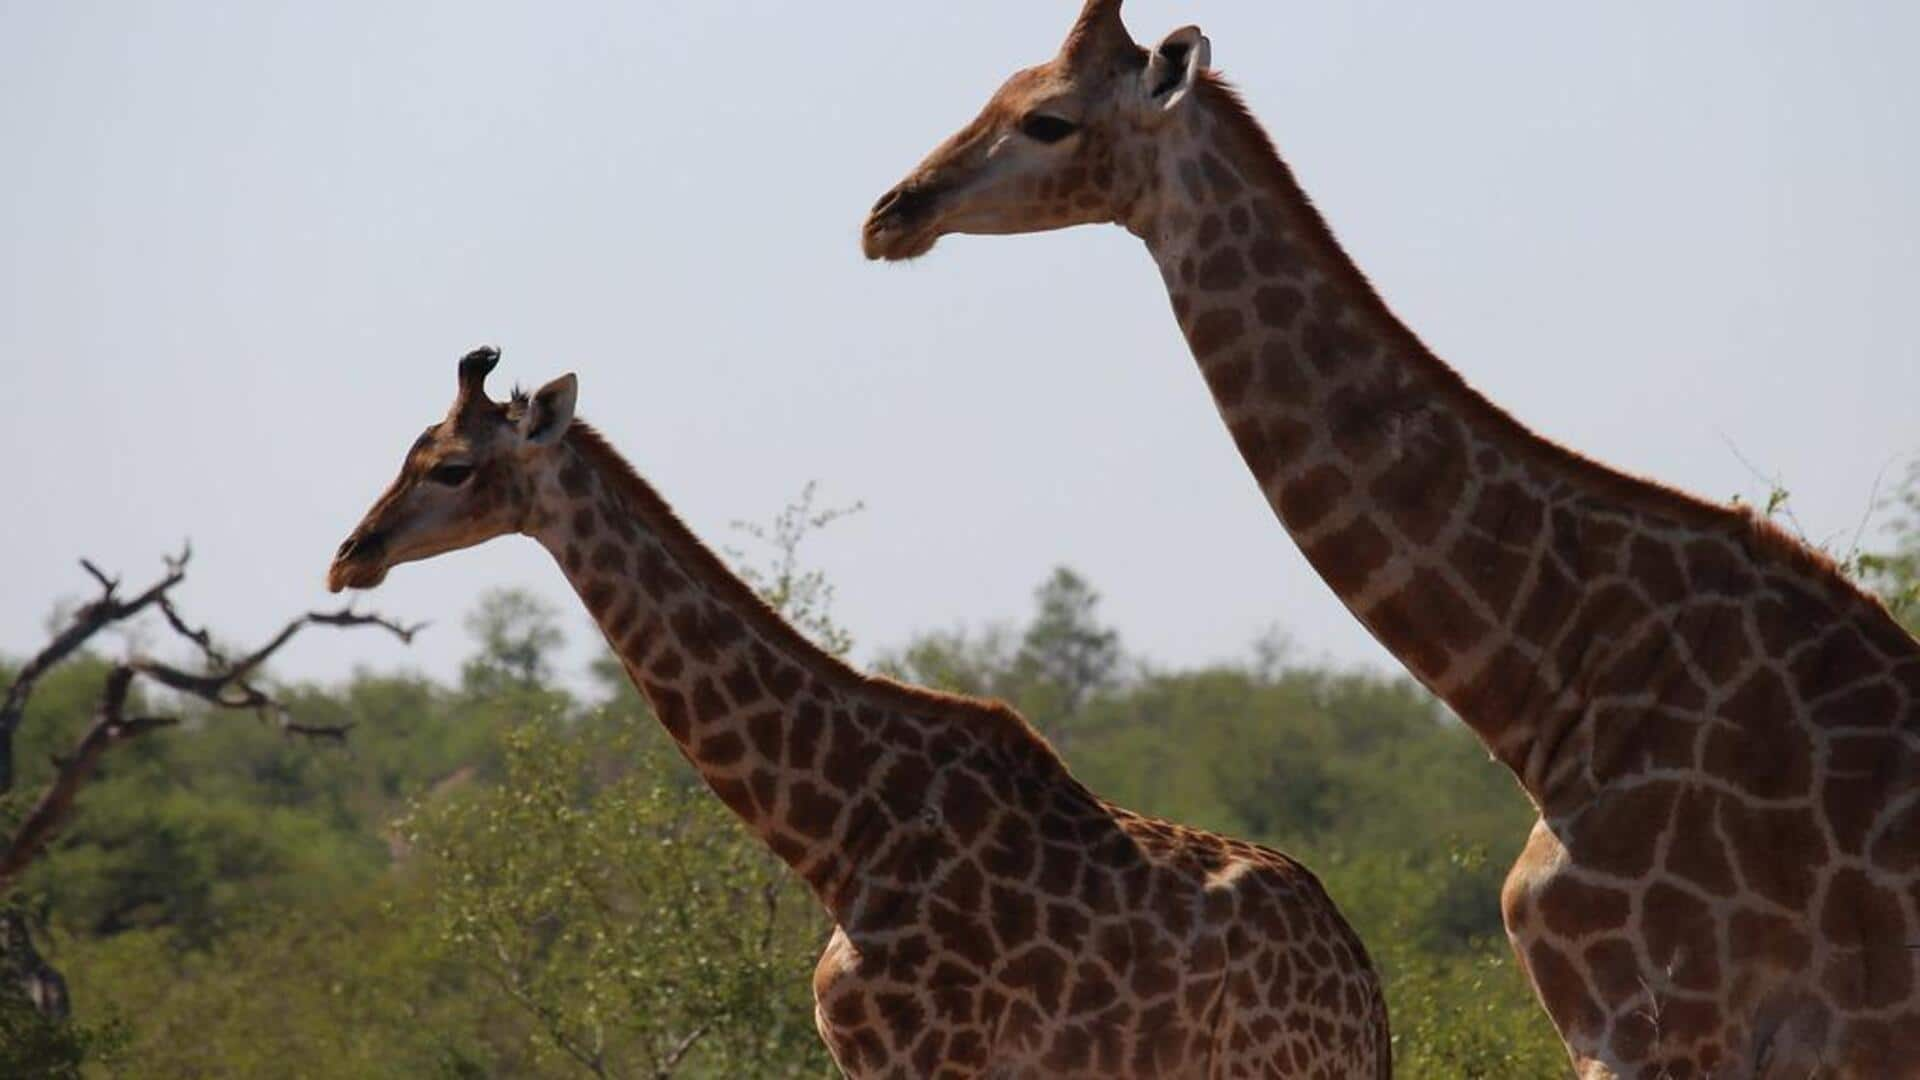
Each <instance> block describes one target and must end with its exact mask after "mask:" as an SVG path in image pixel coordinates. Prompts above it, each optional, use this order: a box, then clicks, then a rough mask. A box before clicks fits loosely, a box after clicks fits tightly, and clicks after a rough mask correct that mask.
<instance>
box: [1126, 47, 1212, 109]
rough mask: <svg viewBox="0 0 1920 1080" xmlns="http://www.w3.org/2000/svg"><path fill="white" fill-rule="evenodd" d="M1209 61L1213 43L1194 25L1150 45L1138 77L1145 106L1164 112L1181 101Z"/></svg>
mask: <svg viewBox="0 0 1920 1080" xmlns="http://www.w3.org/2000/svg"><path fill="white" fill-rule="evenodd" d="M1212 63H1213V45H1212V43H1211V42H1209V41H1208V40H1207V35H1205V34H1203V33H1201V32H1200V28H1199V27H1197V26H1183V27H1181V28H1180V29H1178V30H1175V31H1174V32H1173V33H1171V34H1168V35H1167V36H1166V38H1165V39H1164V40H1162V41H1161V42H1160V44H1158V45H1155V46H1154V47H1153V55H1152V56H1150V57H1148V58H1147V69H1146V71H1145V72H1143V73H1142V74H1141V76H1140V79H1141V83H1142V87H1143V89H1144V90H1145V92H1146V97H1147V107H1148V108H1149V109H1157V110H1160V111H1162V112H1165V111H1167V110H1169V109H1172V108H1173V107H1174V106H1176V105H1178V104H1180V103H1181V102H1182V101H1185V100H1186V98H1187V94H1188V93H1189V92H1191V91H1192V90H1193V88H1194V85H1195V84H1197V83H1198V82H1199V81H1200V75H1201V73H1202V72H1204V71H1206V70H1207V67H1208V66H1209V65H1211V64H1212Z"/></svg>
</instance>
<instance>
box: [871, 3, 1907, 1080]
mask: <svg viewBox="0 0 1920 1080" xmlns="http://www.w3.org/2000/svg"><path fill="white" fill-rule="evenodd" d="M1209 54H1210V48H1209V44H1208V41H1207V39H1206V38H1205V37H1204V36H1202V35H1201V33H1200V32H1199V30H1198V29H1196V28H1194V27H1187V28H1184V29H1180V30H1176V31H1174V32H1173V33H1172V34H1170V35H1168V36H1167V38H1166V39H1165V40H1163V41H1162V42H1161V43H1160V44H1159V45H1157V46H1156V47H1154V48H1153V49H1152V50H1150V51H1149V50H1145V49H1142V48H1140V47H1139V46H1137V45H1136V44H1135V43H1134V42H1133V41H1132V39H1131V38H1130V37H1129V36H1128V34H1127V31H1126V28H1125V27H1124V25H1122V22H1121V18H1120V2H1119V0H1091V2H1089V3H1088V4H1087V5H1086V7H1085V8H1084V9H1083V11H1082V12H1081V15H1080V17H1079V20H1078V21H1077V22H1076V23H1075V25H1074V27H1073V29H1072V32H1071V33H1070V34H1069V35H1068V37H1067V41H1066V44H1065V45H1064V46H1063V47H1062V48H1061V50H1060V51H1059V53H1058V54H1057V55H1056V56H1055V57H1054V58H1053V59H1052V60H1050V61H1048V62H1047V63H1044V64H1041V65H1039V66H1037V67H1033V68H1029V69H1026V70H1024V71H1021V72H1018V73H1016V74H1015V75H1014V76H1013V77H1012V78H1011V79H1009V80H1008V81H1007V83H1006V84H1005V85H1004V86H1003V87H1002V88H1001V89H1000V90H999V91H998V93H996V94H995V95H994V97H993V99H992V100H991V101H990V102H989V103H988V105H987V107H986V109H985V111H983V112H982V113H981V114H980V115H979V117H978V118H976V119H975V120H974V121H973V122H972V123H970V124H968V125H967V126H966V127H964V128H962V129H961V130H960V131H959V132H958V133H956V134H955V135H954V136H953V137H952V138H950V139H948V140H947V141H946V142H945V143H943V144H942V145H941V146H940V147H938V148H937V149H936V150H934V152H933V153H932V154H931V155H930V156H929V157H928V158H927V160H926V161H925V162H923V163H922V164H921V165H920V166H919V167H918V168H916V169H915V170H914V171H913V172H912V173H911V174H910V175H909V176H908V178H907V179H906V181H905V182H903V183H901V184H900V185H899V186H897V187H895V188H894V189H893V190H892V191H890V192H888V193H887V194H886V195H885V196H883V197H882V198H881V199H880V201H879V203H878V204H876V205H875V207H874V209H873V212H872V214H871V216H870V217H869V218H868V220H867V223H866V227H865V230H864V235H863V240H864V246H865V249H866V252H867V254H868V256H869V257H873V258H886V259H902V258H912V257H916V256H918V255H921V254H924V253H925V252H927V251H928V250H930V249H931V248H932V247H933V245H934V243H935V242H936V241H937V240H938V239H939V238H940V237H941V236H942V235H945V234H947V233H1014V232H1033V231H1038V230H1044V229H1054V228H1060V227H1064V226H1068V225H1075V224H1082V223H1097V222H1114V223H1118V224H1120V225H1122V226H1123V227H1125V228H1126V229H1128V230H1129V231H1131V232H1132V233H1133V234H1134V235H1136V236H1138V237H1140V238H1141V239H1142V240H1144V241H1145V242H1146V244H1147V247H1148V250H1149V251H1150V252H1151V253H1152V255H1153V258H1154V260H1155V262H1156V263H1158V264H1159V267H1160V271H1161V275H1162V277H1163V278H1164V279H1165V282H1166V285H1167V289H1168V292H1169V293H1170V294H1171V297H1172V301H1173V311H1174V315H1175V317H1176V318H1177V319H1178V320H1179V323H1180V327H1181V329H1182V330H1183V331H1184V332H1185V334H1186V337H1187V341H1188V343H1189V345H1190V346H1191V348H1192V351H1193V354H1194V357H1195V359H1196V360H1197V361H1198V363H1199V365H1200V369H1201V373H1202V375H1203V376H1204V378H1205V379H1206V381H1207V384H1208V386H1209V387H1210V388H1211V390H1212V393H1213V397H1214V400H1215V402H1216V404H1217V405H1218V406H1219V409H1220V412H1221V415H1222V417H1223V418H1224V419H1225V420H1226V422H1227V425H1228V427H1229V429H1230V430H1231V432H1232V435H1233V438H1234V441H1235V443H1236V444H1237V445H1238V447H1239V449H1240V452H1241V454H1242V456H1243V457H1244V458H1245V460H1246V463H1247V465H1248V467H1249V468H1250V469H1251V470H1252V471H1253V474H1254V477H1255V479H1256V480H1257V481H1258V482H1259V484H1260V487H1261V490H1262V491H1263V492H1264V493H1265V494H1266V496H1267V499H1268V501H1269V503H1270V504H1271V505H1272V507H1273V509H1274V511H1275V513H1276V514H1277V516H1278V517H1279V519H1280V521H1281V522H1282V524H1283V525H1284V526H1285V527H1286V529H1287V531H1288V532H1289V533H1291V534H1292V536H1293V537H1294V539H1295V540H1296V542H1298V543H1299V545H1300V547H1301V549H1302V550H1303V551H1304V552H1305V553H1306V555H1307V558H1308V560H1309V561H1310V562H1311V563H1312V564H1313V566H1314V568H1315V569H1316V570H1317V571H1318V572H1319V573H1320V575H1321V576H1322V577H1323V578H1324V579H1325V580H1326V582H1327V583H1328V585H1329V586H1331V587H1332V588H1333V590H1334V591H1335V592H1336V593H1337V594H1338V595H1339V596H1340V598H1341V600H1342V601H1344V602H1345V603H1346V605H1347V607H1348V608H1349V609H1350V610H1351V611H1352V612H1353V613H1354V615H1355V616H1356V617H1358V618H1359V619H1360V621H1361V622H1362V623H1364V624H1365V625H1366V626H1367V628H1368V629H1369V630H1370V631H1371V632H1372V633H1373V634H1374V636H1375V637H1377V638H1378V639H1379V640H1380V641H1381V642H1382V643H1383V644H1384V645H1385V646H1386V647H1387V648H1388V649H1390V650H1391V651H1392V652H1393V653H1394V655H1395V656H1397V657H1398V658H1399V659H1400V660H1401V662H1402V663H1404V664H1405V665H1406V666H1407V668H1408V669H1409V670H1410V671H1411V672H1412V673H1413V674H1414V675H1415V676H1416V677H1418V678H1419V679H1420V681H1421V682H1423V683H1425V684H1426V685H1427V686H1428V687H1430V688H1431V689H1432V690H1433V691H1434V692H1435V693H1436V694H1438V695H1439V696H1440V697H1441V698H1443V699H1444V700H1445V701H1446V702H1447V703H1448V704H1449V705H1450V706H1451V707H1452V708H1453V709H1454V711H1455V712H1457V713H1458V714H1459V715H1460V716H1461V717H1462V718H1463V719H1464V720H1465V721H1466V722H1467V723H1468V724H1469V725H1471V726H1472V728H1473V730H1474V731H1475V732H1476V733H1477V734H1478V735H1479V736H1480V738H1481V739H1482V740H1483V741H1484V742H1485V743H1486V745H1487V746H1488V747H1489V749H1490V750H1491V751H1492V752H1493V754H1494V755H1495V756H1496V757H1497V758H1498V759H1499V760H1500V761H1501V762H1503V763H1504V764H1505V765H1507V767H1508V768H1510V769H1511V770H1512V771H1513V773H1514V775H1515V776H1516V777H1518V779H1519V781H1520V783H1521V786H1522V787H1523V788H1524V789H1525V790H1526V792H1527V794H1528V796H1529V797H1530V798H1531V799H1532V800H1533V802H1534V804H1535V805H1536V807H1537V808H1538V810H1539V814H1540V817H1539V820H1538V822H1537V823H1536V825H1535V827H1534V829H1533V833H1532V836H1531V838H1530V839H1529V841H1528V844H1527V846H1526V849H1525V850H1524V851H1523V853H1522V854H1521V856H1520V859H1519V860H1518V862H1517V863H1516V864H1515V865H1514V867H1513V870H1512V872H1511V873H1510V874H1509V876H1508V878H1507V883H1506V887H1505V889H1504V890H1503V893H1502V896H1501V907H1502V914H1503V916H1504V918H1505V922H1506V926H1507V930H1508V933H1509V935H1510V937H1511V939H1512V942H1513V946H1514V949H1515V951H1516V953H1517V955H1518V957H1519V959H1520V962H1521V964H1522V965H1523V967H1524V968H1525V970H1526V972H1527V974H1528V976H1529V977H1530V978H1531V980H1532V982H1533V985H1534V988H1535V989H1536V991H1537V992H1538V994H1539V996H1540V999H1541V1001H1542V1003H1543V1004H1544V1005H1545V1007H1546V1009H1547V1011H1548V1012H1549V1014H1550V1015H1551V1016H1552V1018H1553V1021H1554V1023H1555V1024H1556V1025H1557V1026H1558V1028H1559V1030H1560V1033H1561V1035H1562V1037H1563V1038H1564V1039H1565V1041H1566V1044H1567V1046H1568V1050H1569V1053H1570V1055H1571V1057H1572V1060H1573V1063H1574V1065H1575V1067H1576V1069H1577V1070H1578V1071H1579V1072H1580V1074H1581V1075H1582V1076H1583V1077H1588V1078H1594V1077H1607V1076H1671V1077H1684V1076H1709V1075H1710V1076H1743V1077H1744V1076H1778V1077H1787V1076H1792V1077H1807V1076H1821V1077H1887V1076H1916V1075H1920V755H1917V754H1916V751H1917V750H1920V646H1917V645H1916V643H1915V641H1914V639H1913V638H1912V637H1910V636H1909V635H1907V634H1906V633H1905V632H1904V631H1903V630H1901V629H1900V628H1899V626H1897V625H1896V624H1895V623H1894V622H1893V620H1892V619H1891V618H1889V617H1888V615H1887V613H1886V612H1885V611H1884V610H1883V609H1882V608H1881V606H1880V605H1879V604H1878V603H1876V602H1875V601H1874V600H1873V599H1871V598H1869V597H1867V596H1865V595H1863V594H1862V593H1861V592H1860V591H1859V590H1857V589H1856V588H1855V587H1853V586H1852V585H1851V584H1849V583H1848V582H1847V581H1846V580H1844V578H1843V577H1842V576H1841V575H1840V574H1839V573H1837V572H1836V571H1835V569H1834V568H1833V567H1832V566H1831V565H1830V564H1829V563H1828V562H1827V561H1826V560H1825V559H1823V558H1821V557H1820V556H1819V555H1817V554H1816V553H1814V552H1812V551H1809V550H1808V549H1806V548H1805V547H1804V546H1802V545H1800V544H1798V543H1796V542H1795V541H1793V540H1792V539H1790V538H1788V537H1786V536H1784V535H1783V534H1781V533H1780V532H1778V531H1777V530H1776V529H1774V528H1773V527H1771V526H1770V525H1769V524H1767V523H1766V522H1765V521H1761V520H1757V519H1755V518H1754V517H1753V516H1751V515H1748V514H1744V513H1740V512H1736V511H1732V510H1729V509H1727V508H1725V507H1722V506H1717V505H1712V504H1709V503H1705V502H1701V501H1699V500H1696V499H1693V498H1690V497H1688V496H1686V495H1683V494H1679V493H1677V492H1674V491H1671V490H1668V489H1666V488H1662V487H1659V486H1656V485H1654V484H1651V483H1647V482H1644V481H1641V480H1637V479H1634V478H1631V477H1628V476H1624V475H1622V474H1620V473H1617V472H1614V471H1613V470H1610V469H1608V468H1606V467H1604V466H1602V465H1598V464H1596V463H1594V462H1591V461H1589V460H1586V459H1584V458H1582V457H1579V456H1578V455H1576V454H1573V453H1571V452H1569V451H1567V450H1564V449H1562V448H1560V447H1558V446H1556V445H1554V444H1552V443H1550V442H1547V441H1546V440H1544V439H1541V438H1539V437H1538V436H1536V435H1534V434H1532V433H1531V432H1529V431H1528V430H1527V429H1526V428H1524V427H1522V426H1521V425H1520V424H1519V423H1517V422H1515V421H1514V420H1513V419H1512V418H1511V417H1509V416H1508V415H1507V414H1506V413H1504V412H1502V411H1501V410H1500V409H1498V408H1497V407H1495V406H1493V405H1492V404H1490V403H1489V402H1487V401H1486V400H1485V399H1484V398H1482V397H1480V396H1479V395H1478V394H1476V393H1475V392H1474V391H1473V390H1471V389H1469V388H1468V387H1467V385H1466V384H1465V383H1464V382H1463V381H1462V380H1461V379H1460V377H1459V376H1458V375H1457V374H1455V373H1454V372H1453V371H1452V370H1451V369H1450V368H1448V367H1447V366H1446V365H1445V364H1443V363H1442V362H1441V361H1440V360H1439V359H1438V358H1436V357H1435V356H1434V355H1433V354H1432V353H1430V352H1429V351H1428V350H1427V349H1426V348H1425V347H1424V346H1423V345H1422V344H1421V343H1420V341H1419V340H1418V339H1417V338H1416V337H1415V336H1414V334H1413V333H1412V332H1411V331H1410V330H1408V329H1407V327H1406V326H1404V325H1403V324H1402V323H1400V321H1399V320H1398V319H1396V318H1395V317H1394V316H1393V314H1392V313H1391V312H1390V311H1389V310H1388V309H1387V307H1386V305H1385V304H1384V303H1382V302H1381V300H1380V299H1379V297H1378V296H1376V295H1375V293H1374V292H1373V290H1372V289H1371V288H1370V287H1369V286H1368V284H1367V281H1366V279H1365V278H1364V277H1363V276H1362V274H1361V273H1360V271H1359V270H1358V269H1357V268H1356V267H1355V266H1354V265H1353V263H1352V262H1351V261H1350V260H1349V259H1348V258H1347V256H1346V255H1345V253H1344V252H1342V250H1341V248H1340V246H1339V244H1338V243H1337V242H1336V241H1335V240H1334V238H1333V235H1332V234H1331V233H1330V232H1329V231H1328V229H1327V227H1326V226H1325V224H1324V223H1323V222H1322V221H1321V219H1320V217H1319V216H1318V214H1317V213H1316V212H1315V211H1314V209H1313V207H1312V206H1311V205H1310V203H1309V202H1308V200H1307V197H1306V196H1305V195H1304V194H1303V193H1302V191H1301V189H1300V188H1299V186H1298V185H1297V184H1296V183H1295V182H1294V179H1293V176H1292V174H1291V172H1290V171H1289V170H1288V168H1287V167H1286V165H1285V164H1283V163H1282V162H1281V160H1280V158H1279V156H1278V155H1277V154H1276V152H1275V150H1274V148H1273V145H1272V143H1271V142H1270V141H1269V140H1268V138H1267V136H1266V134H1265V133H1264V132H1263V131H1262V130H1261V128H1260V127H1259V125H1258V124H1257V123H1256V122H1255V121H1254V120H1253V118H1252V117H1251V116H1249V115H1248V113H1247V111H1246V109H1245V108H1244V107H1243V106H1242V104H1241V102H1240V100H1239V98H1238V97H1237V96H1236V95H1235V94H1234V92H1233V91H1232V90H1231V89H1229V88H1228V87H1227V86H1226V84H1225V83H1223V82H1222V81H1220V80H1219V79H1218V78H1217V77H1216V76H1214V75H1213V73H1212V72H1211V71H1210V70H1209V68H1208V64H1209Z"/></svg>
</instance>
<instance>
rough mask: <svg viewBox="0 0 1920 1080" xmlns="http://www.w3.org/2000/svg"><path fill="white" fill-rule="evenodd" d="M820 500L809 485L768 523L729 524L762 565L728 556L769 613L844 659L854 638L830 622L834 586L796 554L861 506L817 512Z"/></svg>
mask: <svg viewBox="0 0 1920 1080" xmlns="http://www.w3.org/2000/svg"><path fill="white" fill-rule="evenodd" d="M819 497H820V488H819V485H818V484H817V483H815V482H813V481H808V482H807V486H806V487H804V488H802V489H800V494H799V496H798V497H797V498H795V499H794V500H793V501H792V502H790V503H788V504H787V505H786V506H784V507H782V508H781V510H780V512H779V513H778V514H775V515H774V517H773V520H772V521H769V522H767V523H765V524H761V523H759V522H753V521H736V522H734V523H733V528H734V531H736V532H738V533H740V534H742V535H743V536H746V537H747V538H748V539H750V540H752V541H753V542H754V543H755V544H756V545H757V546H758V547H760V548H761V549H763V550H762V551H761V558H763V559H764V560H765V561H764V563H762V562H758V561H755V559H754V558H752V557H751V556H750V555H749V554H748V553H747V552H744V551H740V550H737V549H733V548H729V549H727V555H728V556H730V557H731V558H732V560H733V562H734V563H735V564H736V565H735V572H736V573H738V574H739V575H740V577H741V579H742V580H744V581H745V582H746V583H747V584H749V585H751V586H753V589H754V591H755V592H757V593H759V594H760V596H761V598H762V599H764V600H765V601H766V602H767V606H768V607H771V608H772V609H773V610H775V611H778V612H780V613H781V614H782V615H784V616H786V619H787V621H788V622H791V623H792V624H793V625H794V626H797V627H799V628H800V630H801V631H802V632H804V633H806V634H809V635H811V636H812V638H813V640H814V641H815V642H817V643H819V645H820V647H821V648H823V649H825V650H827V651H828V652H830V653H845V652H846V651H847V650H849V649H851V648H853V635H852V634H850V633H848V632H847V630H846V628H845V627H843V626H841V625H840V624H839V623H837V622H835V621H834V618H833V614H832V612H833V583H832V582H830V581H828V580H827V576H826V575H825V574H824V573H822V572H821V571H819V570H816V569H810V568H808V567H807V566H806V565H805V564H804V563H803V562H802V561H801V559H800V548H801V546H802V545H804V544H805V543H806V542H807V539H808V538H809V537H811V536H813V535H814V534H815V533H818V532H819V531H820V530H822V529H825V528H826V527H827V526H829V525H832V524H833V523H834V522H836V521H839V520H841V519H842V518H846V517H851V516H852V515H854V514H857V513H859V512H860V511H862V510H864V509H866V506H865V504H863V503H858V502H856V503H851V504H848V505H846V506H830V507H822V506H820V505H819Z"/></svg>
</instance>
